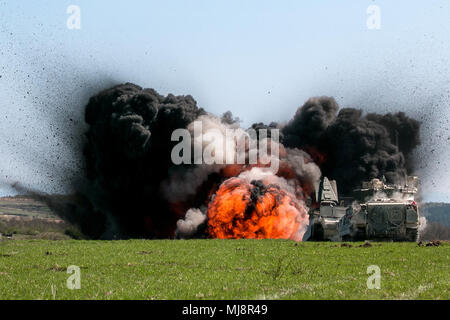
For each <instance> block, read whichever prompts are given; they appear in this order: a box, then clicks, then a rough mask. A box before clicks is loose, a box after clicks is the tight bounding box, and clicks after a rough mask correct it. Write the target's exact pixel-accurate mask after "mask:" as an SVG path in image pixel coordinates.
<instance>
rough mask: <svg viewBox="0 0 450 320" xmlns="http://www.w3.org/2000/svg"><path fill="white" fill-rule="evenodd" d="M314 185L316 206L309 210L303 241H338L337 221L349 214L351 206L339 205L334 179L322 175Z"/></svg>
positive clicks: (339, 238)
mask: <svg viewBox="0 0 450 320" xmlns="http://www.w3.org/2000/svg"><path fill="white" fill-rule="evenodd" d="M314 187H315V195H314V196H315V203H316V207H312V208H311V209H310V211H309V227H308V229H307V231H306V232H305V235H304V236H303V241H306V240H309V241H339V240H341V237H340V235H339V230H338V226H339V221H340V220H341V219H342V218H343V217H344V216H346V215H347V216H350V215H351V207H350V206H344V205H340V203H339V198H338V191H337V186H336V181H335V180H331V181H330V180H328V178H327V177H323V178H322V179H321V180H320V181H319V182H317V183H316V184H315V186H314Z"/></svg>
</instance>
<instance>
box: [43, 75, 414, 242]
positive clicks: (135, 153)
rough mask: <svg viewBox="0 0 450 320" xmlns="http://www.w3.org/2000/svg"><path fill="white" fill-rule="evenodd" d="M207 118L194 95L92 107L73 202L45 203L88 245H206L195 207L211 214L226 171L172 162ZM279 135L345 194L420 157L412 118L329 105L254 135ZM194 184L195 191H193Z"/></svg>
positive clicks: (146, 93) (151, 96)
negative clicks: (100, 241)
mask: <svg viewBox="0 0 450 320" xmlns="http://www.w3.org/2000/svg"><path fill="white" fill-rule="evenodd" d="M205 115H206V116H208V115H207V113H206V112H205V111H204V110H203V109H202V108H199V107H198V106H197V103H196V101H195V100H194V99H193V98H192V97H191V96H189V95H188V96H174V95H171V94H169V95H168V96H162V95H160V94H158V93H157V92H156V91H155V90H153V89H143V88H141V87H139V86H137V85H134V84H131V83H126V84H122V85H117V86H114V87H112V88H110V89H107V90H104V91H102V92H100V93H98V94H97V95H95V96H93V97H91V99H90V100H89V103H88V104H87V106H86V108H85V121H86V124H87V126H88V127H87V131H86V132H85V135H84V141H85V145H84V148H83V155H84V162H85V163H84V166H83V167H84V168H85V169H84V170H85V173H84V176H85V179H84V182H83V184H82V185H80V186H79V187H78V188H77V194H76V196H75V197H73V198H71V201H67V200H64V199H55V198H54V197H50V196H48V195H40V194H39V195H38V196H39V197H41V198H42V199H44V200H45V201H46V202H47V203H49V205H50V206H51V207H52V208H53V209H54V210H55V211H56V212H57V213H59V214H60V215H61V216H62V217H64V218H67V219H68V220H69V221H70V222H72V223H74V224H76V225H78V226H79V227H80V229H81V231H82V232H84V233H85V234H86V235H87V236H88V237H90V238H105V239H111V238H131V237H133V238H136V237H137V238H173V237H175V236H177V232H178V233H180V232H184V233H188V234H189V235H194V236H196V237H197V236H200V237H202V236H203V237H204V236H205V233H204V228H202V227H201V226H200V227H199V224H201V223H203V224H204V221H205V217H206V216H205V212H204V209H203V210H200V209H193V208H205V207H207V205H208V201H209V199H210V197H211V195H212V194H214V192H215V190H217V188H218V186H220V184H221V183H222V182H223V181H224V180H225V179H227V178H229V177H224V176H223V175H222V174H221V172H220V168H218V169H217V170H216V169H214V170H212V169H208V168H207V167H208V166H203V167H202V166H195V165H181V166H175V165H173V163H172V161H171V158H170V156H171V151H172V148H173V146H174V145H175V144H176V143H177V142H172V141H171V134H172V132H173V130H175V129H179V128H187V127H188V125H189V124H190V123H191V122H192V121H194V120H195V119H197V118H199V117H200V116H205ZM221 121H222V123H224V124H228V125H230V124H231V125H234V124H236V123H237V122H239V119H238V118H234V117H233V116H232V115H231V113H226V114H224V115H223V116H222V119H221ZM276 127H279V128H281V136H280V138H281V141H280V142H281V143H282V144H283V145H284V147H285V148H286V152H287V155H288V157H287V159H288V162H289V163H290V166H291V167H292V168H293V169H295V170H296V168H297V167H303V166H304V165H305V163H304V159H305V157H303V156H301V157H299V156H295V155H297V154H298V153H301V152H302V151H300V150H304V151H306V152H308V153H310V154H311V156H312V159H315V160H316V163H317V165H319V166H320V170H322V174H323V175H326V176H328V177H330V178H332V179H336V180H337V182H338V186H339V189H340V191H341V192H342V193H345V192H349V191H350V190H351V189H352V188H354V187H356V186H357V185H358V184H359V183H360V182H361V181H362V180H366V179H370V178H374V177H380V176H381V175H385V176H386V178H387V179H388V180H389V181H391V182H394V181H398V180H400V179H401V178H402V177H403V176H404V175H405V174H406V173H407V172H410V171H411V170H413V159H414V157H413V150H414V148H415V147H416V146H417V145H418V144H419V143H420V140H419V128H420V124H419V122H417V121H416V120H414V119H411V118H409V117H407V116H406V115H405V114H403V113H396V114H386V115H378V114H367V115H364V114H363V113H362V111H361V110H357V109H348V108H346V109H341V110H339V106H338V105H337V103H336V102H335V101H334V99H333V98H328V97H320V98H313V99H310V100H308V101H307V102H306V103H305V104H304V105H303V106H302V107H300V108H299V109H298V111H297V112H296V114H295V116H294V118H293V119H292V120H291V121H290V122H288V123H287V124H286V125H285V126H283V127H280V126H279V125H277V124H276V123H271V124H270V125H265V124H263V123H256V124H254V125H253V126H252V128H253V129H264V128H266V129H273V128H276ZM269 132H270V131H269ZM397 142H398V147H397ZM318 155H322V156H319V157H318ZM307 158H308V159H309V156H308V157H307ZM297 161H299V162H301V163H296V162H297ZM317 169H318V168H317ZM318 174H320V172H319V173H318ZM313 176H315V175H313ZM308 177H309V175H308ZM185 180H189V181H185ZM197 180H198V181H200V182H196V181H197ZM174 181H175V183H176V184H177V186H179V187H178V188H175V189H177V190H178V189H180V190H181V191H182V193H183V194H182V196H180V195H178V193H173V192H172V193H173V194H172V195H170V194H168V192H167V190H168V187H167V186H168V185H171V184H170V183H169V182H174ZM189 185H190V186H191V189H195V190H190V192H186V190H185V189H186V188H185V186H189ZM169 189H170V188H169ZM172 189H173V188H172ZM172 189H170V190H172ZM186 212H190V215H186ZM183 218H185V219H184V220H180V219H183ZM180 221H181V222H180ZM177 222H178V223H177ZM177 226H178V229H177ZM198 230H203V234H198ZM196 232H197V234H196Z"/></svg>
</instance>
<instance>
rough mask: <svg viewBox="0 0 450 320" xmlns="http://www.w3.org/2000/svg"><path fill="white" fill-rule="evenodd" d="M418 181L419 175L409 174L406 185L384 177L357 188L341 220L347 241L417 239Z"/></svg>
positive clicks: (342, 232)
mask: <svg viewBox="0 0 450 320" xmlns="http://www.w3.org/2000/svg"><path fill="white" fill-rule="evenodd" d="M417 185H418V178H417V177H407V178H406V179H405V183H404V184H403V185H387V184H386V181H385V179H384V177H383V179H382V180H380V179H372V180H371V181H366V182H363V183H362V187H361V188H360V189H356V190H354V195H353V196H354V199H355V201H354V202H353V204H352V206H351V211H349V212H348V213H347V214H346V215H345V216H343V217H342V218H341V220H340V221H339V224H338V230H339V237H340V238H341V239H342V240H344V241H347V240H355V241H358V240H365V239H372V240H393V241H417V240H418V235H419V232H418V230H419V221H420V220H419V210H418V207H417V204H416V202H415V200H414V195H415V194H416V192H417Z"/></svg>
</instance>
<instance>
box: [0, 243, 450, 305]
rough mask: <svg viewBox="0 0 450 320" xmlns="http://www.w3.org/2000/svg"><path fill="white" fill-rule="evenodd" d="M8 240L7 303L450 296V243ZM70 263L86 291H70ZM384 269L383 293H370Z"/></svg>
mask: <svg viewBox="0 0 450 320" xmlns="http://www.w3.org/2000/svg"><path fill="white" fill-rule="evenodd" d="M351 245H352V247H342V246H341V244H340V243H295V242H292V241H284V240H189V241H185V240H176V241H174V240H167V241H151V240H130V241H77V240H64V241H46V240H7V241H0V299H449V298H450V293H449V282H450V273H449V271H450V270H449V267H450V259H449V254H450V245H449V243H444V244H442V245H441V246H439V247H419V246H418V245H417V244H416V243H372V246H371V247H359V245H360V243H352V244H351ZM69 265H77V266H79V267H80V270H81V289H79V290H69V289H67V286H66V281H67V279H68V277H69V276H70V274H67V272H66V269H67V267H68V266H69ZM370 265H378V266H379V267H380V270H381V288H380V289H379V290H377V289H372V290H370V289H368V288H367V285H366V282H367V278H368V277H369V275H368V274H367V267H368V266H370Z"/></svg>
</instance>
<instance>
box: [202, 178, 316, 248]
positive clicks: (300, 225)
mask: <svg viewBox="0 0 450 320" xmlns="http://www.w3.org/2000/svg"><path fill="white" fill-rule="evenodd" d="M306 213H307V210H306V207H305V206H304V205H303V204H302V203H301V202H300V201H299V200H297V199H296V197H295V196H294V195H293V194H291V193H289V192H287V191H285V190H283V189H282V188H281V187H280V186H278V185H275V184H268V185H266V184H265V183H264V182H262V181H261V180H253V181H251V182H250V183H249V182H248V181H246V180H244V179H242V178H231V179H228V180H226V181H225V182H224V183H222V185H221V186H220V188H219V190H218V191H217V193H216V195H215V198H214V199H213V200H212V201H211V202H210V204H209V206H208V234H209V235H210V236H211V237H213V238H219V239H240V238H246V239H291V240H296V241H300V240H301V239H302V237H303V234H304V232H305V228H306V226H307V225H308V219H307V215H306Z"/></svg>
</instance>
